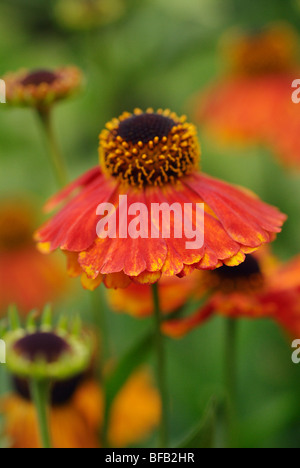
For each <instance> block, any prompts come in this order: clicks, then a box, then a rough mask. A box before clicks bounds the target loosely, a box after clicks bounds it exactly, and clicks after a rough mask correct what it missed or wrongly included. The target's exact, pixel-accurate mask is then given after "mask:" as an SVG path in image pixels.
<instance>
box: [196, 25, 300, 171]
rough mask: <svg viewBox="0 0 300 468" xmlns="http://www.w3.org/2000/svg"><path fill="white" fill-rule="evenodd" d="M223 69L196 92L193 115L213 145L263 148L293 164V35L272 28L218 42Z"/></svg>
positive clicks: (295, 162)
mask: <svg viewBox="0 0 300 468" xmlns="http://www.w3.org/2000/svg"><path fill="white" fill-rule="evenodd" d="M224 44H225V45H224V48H223V49H224V59H225V61H226V63H227V64H228V71H227V73H226V74H224V76H221V77H220V79H219V80H218V81H217V82H216V83H214V84H213V85H212V86H210V87H209V89H208V90H206V91H205V92H204V93H201V97H200V99H199V102H198V103H197V106H196V109H195V113H196V120H197V121H198V122H200V123H201V125H203V126H204V128H206V129H207V130H208V132H209V134H210V135H213V137H214V138H215V137H216V136H217V139H218V141H221V142H223V143H225V144H227V145H229V144H230V145H231V146H232V145H233V144H239V145H249V144H263V145H265V146H267V147H269V148H270V149H271V150H272V151H273V152H274V154H275V155H276V156H277V157H279V158H280V159H281V160H282V162H283V163H284V164H285V165H291V166H298V167H299V165H300V159H299V138H298V128H299V115H300V114H299V112H298V108H297V105H295V104H294V103H293V102H292V92H293V89H292V83H293V82H294V80H295V79H296V78H298V75H299V73H298V72H299V63H298V59H297V57H298V37H297V35H296V33H295V32H294V30H293V29H292V28H291V27H290V26H288V25H284V24H273V25H270V26H268V27H265V28H263V29H261V30H257V31H252V32H249V33H246V32H244V33H243V32H240V33H236V34H235V35H232V36H230V37H229V38H228V39H227V40H226V41H224Z"/></svg>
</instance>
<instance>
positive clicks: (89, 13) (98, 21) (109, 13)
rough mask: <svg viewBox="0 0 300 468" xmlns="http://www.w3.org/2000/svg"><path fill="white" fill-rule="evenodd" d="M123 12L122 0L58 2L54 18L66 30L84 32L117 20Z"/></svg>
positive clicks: (72, 0)
mask: <svg viewBox="0 0 300 468" xmlns="http://www.w3.org/2000/svg"><path fill="white" fill-rule="evenodd" d="M124 10H125V1H124V0H58V1H57V2H56V4H55V17H56V19H57V21H58V22H59V23H60V24H61V25H62V26H64V27H66V28H68V29H74V30H85V29H93V28H97V27H100V26H102V25H105V24H107V23H111V22H113V21H115V20H117V19H118V18H120V17H121V16H122V14H123V13H124Z"/></svg>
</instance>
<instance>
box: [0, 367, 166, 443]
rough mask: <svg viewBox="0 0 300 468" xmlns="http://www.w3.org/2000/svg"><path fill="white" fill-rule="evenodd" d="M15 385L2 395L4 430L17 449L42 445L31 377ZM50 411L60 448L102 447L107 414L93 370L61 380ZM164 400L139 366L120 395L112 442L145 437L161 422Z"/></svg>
mask: <svg viewBox="0 0 300 468" xmlns="http://www.w3.org/2000/svg"><path fill="white" fill-rule="evenodd" d="M13 386H14V390H13V392H11V394H10V395H7V396H4V397H3V398H1V399H0V413H2V415H3V416H4V421H5V424H4V434H5V435H6V437H7V438H8V439H9V441H10V447H11V448H40V443H39V440H40V439H39V433H38V425H37V420H36V413H35V408H34V406H33V404H32V403H31V401H30V397H29V390H28V385H27V383H26V381H23V380H20V379H16V378H14V379H13ZM51 398H52V404H51V411H50V427H51V437H52V441H53V447H54V448H98V447H101V442H99V438H98V434H99V433H100V432H101V426H102V424H103V413H104V397H103V393H102V389H101V388H99V386H98V384H97V383H96V381H95V380H94V379H93V378H92V377H91V375H90V374H89V373H87V374H86V375H84V374H82V375H78V376H76V377H74V378H72V379H69V380H65V381H61V382H56V383H55V385H54V386H53V387H52V396H51ZM160 411H161V409H160V399H159V396H158V393H157V391H156V389H155V388H154V387H153V386H152V381H151V377H150V374H149V373H148V372H147V371H145V370H142V371H139V372H137V373H135V374H134V375H132V377H130V378H129V380H128V381H127V383H126V384H125V385H124V387H123V388H122V389H121V391H120V392H119V394H118V395H117V397H116V399H115V401H114V403H113V406H112V413H111V419H110V423H109V432H108V439H109V444H110V446H112V447H125V446H129V445H131V444H134V443H138V442H142V441H143V440H144V439H145V438H147V437H148V436H149V435H150V434H151V432H152V430H153V429H154V428H155V427H156V426H157V425H158V423H159V419H160Z"/></svg>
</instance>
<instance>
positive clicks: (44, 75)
mask: <svg viewBox="0 0 300 468" xmlns="http://www.w3.org/2000/svg"><path fill="white" fill-rule="evenodd" d="M3 80H4V82H5V83H6V101H7V103H8V104H10V105H15V106H24V107H36V108H38V109H39V110H44V109H47V108H48V107H49V106H50V105H52V104H53V103H55V102H57V101H61V100H63V99H66V98H68V97H69V96H71V95H72V94H74V93H75V92H76V91H78V90H79V89H80V87H81V86H82V74H81V72H80V70H79V69H78V68H76V67H63V68H58V69H56V70H49V69H37V70H29V71H28V70H20V71H18V72H16V73H8V74H7V75H5V76H4V77H3Z"/></svg>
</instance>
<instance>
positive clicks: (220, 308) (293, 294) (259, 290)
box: [163, 248, 300, 337]
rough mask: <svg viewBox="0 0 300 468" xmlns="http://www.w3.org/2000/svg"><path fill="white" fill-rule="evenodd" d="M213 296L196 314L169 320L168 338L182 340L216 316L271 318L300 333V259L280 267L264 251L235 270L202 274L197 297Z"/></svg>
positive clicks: (166, 325) (223, 268)
mask: <svg viewBox="0 0 300 468" xmlns="http://www.w3.org/2000/svg"><path fill="white" fill-rule="evenodd" d="M205 292H212V295H211V297H210V299H208V300H207V301H206V302H205V304H204V305H203V306H201V307H200V308H199V309H198V310H197V311H196V313H195V314H192V315H191V316H189V317H187V318H183V319H176V320H172V319H171V320H169V321H166V322H165V323H164V325H163V329H164V331H165V333H166V334H168V335H170V336H172V337H181V336H183V335H185V334H186V333H187V332H189V331H191V330H193V329H194V328H195V327H197V326H200V325H202V324H203V323H204V322H205V321H206V320H207V319H208V318H210V317H212V316H213V315H214V314H218V315H223V316H225V317H229V318H233V319H240V318H248V319H259V318H270V319H272V320H274V321H276V322H277V323H279V325H281V326H282V327H283V328H284V329H286V330H287V331H288V332H289V334H291V335H292V336H297V335H299V333H300V257H295V258H294V259H293V260H291V261H290V262H287V263H283V264H281V263H280V262H279V261H278V260H277V259H276V258H275V257H273V256H272V255H271V254H270V253H269V251H268V249H266V248H264V249H261V250H260V251H258V252H257V253H256V254H254V255H248V256H247V258H246V261H245V262H244V263H243V264H242V265H239V266H237V267H235V268H228V267H226V266H223V267H221V268H219V269H217V270H215V271H212V272H206V273H203V276H202V280H201V282H199V287H198V291H197V295H198V296H199V297H201V296H204V293H205Z"/></svg>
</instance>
